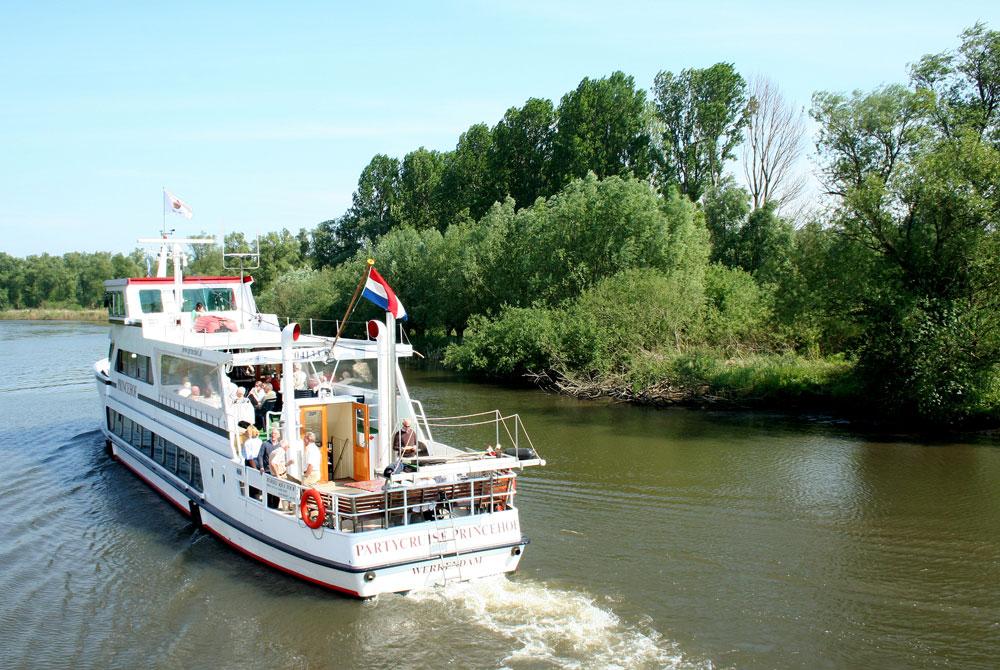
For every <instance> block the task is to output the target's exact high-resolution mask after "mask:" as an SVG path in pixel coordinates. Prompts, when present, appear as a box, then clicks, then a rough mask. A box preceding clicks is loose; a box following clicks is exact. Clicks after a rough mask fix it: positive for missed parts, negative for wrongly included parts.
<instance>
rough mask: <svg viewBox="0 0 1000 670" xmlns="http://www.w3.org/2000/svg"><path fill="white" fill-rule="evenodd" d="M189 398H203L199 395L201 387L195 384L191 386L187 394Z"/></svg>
mask: <svg viewBox="0 0 1000 670" xmlns="http://www.w3.org/2000/svg"><path fill="white" fill-rule="evenodd" d="M188 397H189V398H191V400H204V399H205V398H204V397H203V396H202V395H201V389H200V388H198V387H197V386H192V387H191V393H190V395H189V396H188Z"/></svg>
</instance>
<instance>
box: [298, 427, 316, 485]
mask: <svg viewBox="0 0 1000 670" xmlns="http://www.w3.org/2000/svg"><path fill="white" fill-rule="evenodd" d="M303 442H304V445H305V446H304V449H305V461H306V469H305V472H303V473H302V485H303V486H312V485H313V484H316V483H317V482H319V467H320V453H319V447H318V446H316V435H315V433H312V432H309V433H306V434H305V437H303Z"/></svg>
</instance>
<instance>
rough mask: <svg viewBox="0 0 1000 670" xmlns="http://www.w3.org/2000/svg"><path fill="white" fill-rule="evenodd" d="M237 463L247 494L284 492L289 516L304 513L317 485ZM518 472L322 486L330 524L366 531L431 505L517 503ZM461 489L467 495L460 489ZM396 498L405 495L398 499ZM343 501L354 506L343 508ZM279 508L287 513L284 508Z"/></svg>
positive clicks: (490, 507)
mask: <svg viewBox="0 0 1000 670" xmlns="http://www.w3.org/2000/svg"><path fill="white" fill-rule="evenodd" d="M235 465H236V468H237V470H236V472H237V476H238V478H239V481H240V483H241V490H242V492H243V495H245V496H246V495H249V492H250V489H254V490H256V491H259V492H260V500H261V502H262V503H263V502H264V501H266V499H267V495H268V494H271V495H278V497H280V498H282V499H284V500H286V501H287V502H289V503H292V515H291V516H290V517H289V518H291V519H298V513H297V511H298V506H299V504H300V501H301V499H302V492H303V491H304V490H305V489H306V488H314V487H303V486H302V485H300V484H296V483H295V482H291V481H288V480H285V479H278V478H277V477H274V476H273V475H271V474H269V473H264V472H260V471H258V470H255V469H254V468H251V467H247V466H245V465H240V464H235ZM515 477H516V475H515V474H514V473H513V472H505V473H491V474H490V475H489V476H482V477H471V478H465V479H458V480H456V481H453V482H444V483H437V482H435V483H431V484H429V485H427V486H402V485H400V486H392V485H390V486H388V487H386V488H383V490H382V491H372V492H367V493H366V492H361V491H359V492H358V493H356V494H351V495H345V494H343V493H336V492H324V491H320V496H321V497H322V498H323V502H324V504H326V505H327V521H326V523H325V524H324V526H325V527H327V528H329V529H331V530H334V531H337V532H349V533H362V532H369V531H372V530H382V529H384V528H392V527H396V526H408V525H410V524H411V519H410V517H411V515H413V514H419V513H423V512H428V511H429V512H432V513H433V514H434V516H435V518H437V514H438V512H439V508H440V507H442V506H444V508H445V509H447V510H448V512H449V513H451V514H454V513H455V512H456V511H459V512H466V515H467V516H477V515H479V514H488V513H491V512H494V511H500V510H501V509H505V508H508V507H510V508H513V507H514V495H515V491H514V486H513V481H514V478H515ZM487 484H488V486H487ZM460 490H461V491H462V493H463V494H462V495H457V496H456V495H454V494H455V493H457V492H459V491H460ZM417 494H419V495H417ZM448 494H451V495H448ZM393 498H396V499H400V498H401V500H400V502H399V503H397V504H393V502H394V501H393ZM428 498H430V499H428ZM359 503H360V504H361V505H362V508H361V509H358V504H359ZM342 507H346V508H348V509H350V510H352V511H346V510H343V509H342ZM273 511H274V512H276V513H278V514H282V515H285V514H286V512H282V511H279V510H273ZM374 517H381V518H380V519H379V522H378V525H377V526H374V527H368V525H369V524H371V523H372V518H374ZM345 521H346V522H347V523H346V524H345V523H344V522H345ZM346 526H350V528H347V527H346Z"/></svg>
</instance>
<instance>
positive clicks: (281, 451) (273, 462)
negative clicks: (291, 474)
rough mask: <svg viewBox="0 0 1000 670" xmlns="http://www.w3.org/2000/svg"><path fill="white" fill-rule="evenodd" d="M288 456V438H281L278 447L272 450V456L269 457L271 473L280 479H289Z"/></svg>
mask: <svg viewBox="0 0 1000 670" xmlns="http://www.w3.org/2000/svg"><path fill="white" fill-rule="evenodd" d="M272 436H273V433H272ZM272 439H273V438H272ZM288 457H289V450H288V440H281V441H280V442H278V447H277V448H276V449H273V450H272V451H271V456H270V457H269V459H268V465H269V466H270V468H271V474H272V475H274V476H275V477H277V478H278V479H288Z"/></svg>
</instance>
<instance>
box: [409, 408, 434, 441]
mask: <svg viewBox="0 0 1000 670" xmlns="http://www.w3.org/2000/svg"><path fill="white" fill-rule="evenodd" d="M410 404H411V405H412V406H413V416H415V417H416V419H417V428H418V429H419V430H420V431H421V432H422V433H423V434H424V435H425V436H426V437H427V441H428V442H433V441H434V435H433V434H432V433H431V426H430V424H429V423H428V422H427V412H425V411H424V405H423V403H422V402H420V401H419V400H416V399H413V398H411V399H410Z"/></svg>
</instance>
